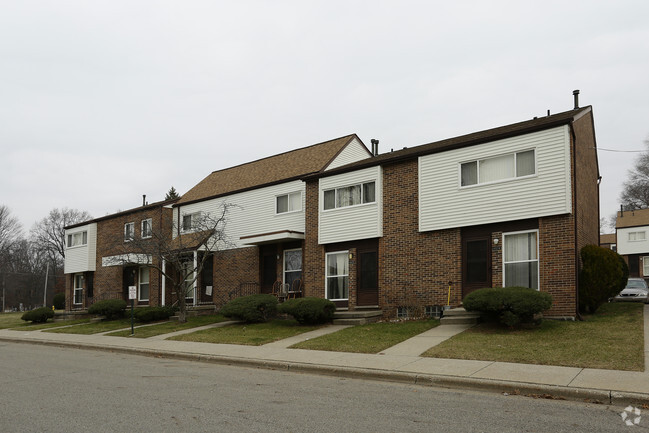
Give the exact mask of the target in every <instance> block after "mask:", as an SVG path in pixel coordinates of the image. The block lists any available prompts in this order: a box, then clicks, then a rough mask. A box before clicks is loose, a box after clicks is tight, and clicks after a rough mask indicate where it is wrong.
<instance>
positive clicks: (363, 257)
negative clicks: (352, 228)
mask: <svg viewBox="0 0 649 433" xmlns="http://www.w3.org/2000/svg"><path fill="white" fill-rule="evenodd" d="M356 287H357V289H356V305H358V306H369V305H378V304H379V264H378V253H377V251H376V250H375V249H374V250H358V282H357V284H356Z"/></svg>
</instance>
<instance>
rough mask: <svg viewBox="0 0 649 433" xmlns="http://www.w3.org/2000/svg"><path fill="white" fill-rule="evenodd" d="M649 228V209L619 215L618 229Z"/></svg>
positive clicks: (629, 211) (616, 224) (617, 220)
mask: <svg viewBox="0 0 649 433" xmlns="http://www.w3.org/2000/svg"><path fill="white" fill-rule="evenodd" d="M640 226H649V209H636V210H625V211H624V212H619V211H618V213H617V219H616V221H615V228H616V229H623V228H628V227H640Z"/></svg>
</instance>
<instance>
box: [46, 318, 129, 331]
mask: <svg viewBox="0 0 649 433" xmlns="http://www.w3.org/2000/svg"><path fill="white" fill-rule="evenodd" d="M130 326H131V319H130V318H128V319H118V320H102V321H101V322H92V323H86V324H85V325H78V326H71V327H69V328H56V329H48V330H45V331H43V332H54V333H57V334H84V335H91V334H99V333H102V332H108V331H115V330H117V329H124V328H130ZM129 332H130V329H129Z"/></svg>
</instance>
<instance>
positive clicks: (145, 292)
mask: <svg viewBox="0 0 649 433" xmlns="http://www.w3.org/2000/svg"><path fill="white" fill-rule="evenodd" d="M149 275H150V271H149V268H147V267H142V268H140V278H139V285H140V290H139V292H140V295H139V297H138V300H139V301H148V300H149Z"/></svg>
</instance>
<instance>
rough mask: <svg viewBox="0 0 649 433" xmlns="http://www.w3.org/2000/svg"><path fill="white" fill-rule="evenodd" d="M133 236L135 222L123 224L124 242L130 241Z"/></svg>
mask: <svg viewBox="0 0 649 433" xmlns="http://www.w3.org/2000/svg"><path fill="white" fill-rule="evenodd" d="M134 236H135V223H126V224H124V242H128V241H132V240H133V237H134Z"/></svg>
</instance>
